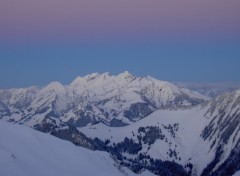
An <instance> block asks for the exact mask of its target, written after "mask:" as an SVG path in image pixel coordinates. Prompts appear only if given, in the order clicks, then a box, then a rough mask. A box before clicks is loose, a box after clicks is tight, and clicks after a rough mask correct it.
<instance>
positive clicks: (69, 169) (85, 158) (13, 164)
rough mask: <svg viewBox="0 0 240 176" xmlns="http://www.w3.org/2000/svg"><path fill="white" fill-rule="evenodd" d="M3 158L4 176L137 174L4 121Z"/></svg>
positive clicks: (0, 152)
mask: <svg viewBox="0 0 240 176" xmlns="http://www.w3.org/2000/svg"><path fill="white" fill-rule="evenodd" d="M0 156H1V157H0V175H1V176H33V175H34V176H79V175H83V176H93V175H99V176H113V175H114V176H122V175H135V174H134V173H132V172H130V171H129V170H128V169H126V168H122V169H121V171H120V170H119V169H118V168H117V167H116V166H115V165H116V164H115V163H114V161H113V160H112V159H111V157H110V156H109V154H107V153H105V152H98V151H95V152H94V151H90V150H87V149H84V148H82V147H77V146H75V145H73V144H72V143H70V142H68V141H64V140H61V139H58V138H55V137H53V136H51V135H49V134H45V133H41V132H38V131H35V130H33V129H31V128H28V127H25V126H19V125H14V124H10V123H6V122H3V121H0ZM142 175H143V176H144V175H145V176H147V175H152V174H151V173H149V172H145V173H143V174H142Z"/></svg>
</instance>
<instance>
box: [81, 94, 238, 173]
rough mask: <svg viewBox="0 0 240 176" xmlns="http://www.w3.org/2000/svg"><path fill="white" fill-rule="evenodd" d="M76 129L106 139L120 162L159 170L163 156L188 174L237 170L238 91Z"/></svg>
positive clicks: (164, 159) (156, 171) (102, 139)
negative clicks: (130, 120)
mask: <svg viewBox="0 0 240 176" xmlns="http://www.w3.org/2000/svg"><path fill="white" fill-rule="evenodd" d="M78 129H79V130H80V131H81V132H82V133H84V134H86V135H87V136H88V137H90V138H92V139H94V138H98V139H100V141H103V142H104V143H107V147H108V148H109V149H108V150H110V151H111V150H112V151H114V152H115V153H117V155H119V156H121V157H120V159H121V160H123V161H124V163H129V162H130V163H132V162H133V161H135V160H136V161H138V167H139V168H146V169H149V170H151V171H153V172H154V173H157V174H161V172H160V173H159V172H158V170H157V168H158V167H159V162H163V161H174V162H175V163H177V164H179V165H181V166H182V167H183V168H185V170H186V171H187V172H188V173H189V174H190V175H202V176H206V175H222V176H226V175H233V174H234V173H235V172H236V171H238V170H240V164H239V163H240V90H238V91H235V92H232V93H229V94H225V95H222V96H219V97H217V98H216V99H213V100H212V101H210V102H209V103H207V102H206V103H205V104H202V105H200V106H197V107H193V108H188V109H182V110H177V111H172V110H157V111H155V112H154V113H152V114H151V115H149V116H148V117H146V118H144V119H142V120H140V121H138V122H136V123H134V124H131V125H129V126H125V127H122V128H114V127H108V126H106V125H104V124H101V123H100V124H95V125H92V126H86V127H84V128H78ZM154 167H155V168H154ZM179 175H180V174H179Z"/></svg>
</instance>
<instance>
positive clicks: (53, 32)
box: [0, 0, 240, 42]
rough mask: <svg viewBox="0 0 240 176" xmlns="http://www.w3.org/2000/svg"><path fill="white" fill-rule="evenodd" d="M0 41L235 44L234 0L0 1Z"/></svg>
mask: <svg viewBox="0 0 240 176" xmlns="http://www.w3.org/2000/svg"><path fill="white" fill-rule="evenodd" d="M0 38H1V40H2V41H8V42H9V41H13V42H17V41H28V40H30V41H36V40H38V41H40V40H43V41H46V40H47V41H48V40H50V41H51V40H52V41H57V40H60V41H61V40H63V41H64V40H70V41H71V40H73V39H74V40H78V41H81V40H82V41H96V42H97V41H102V40H106V41H117V40H119V41H121V40H125V41H127V40H130V41H131V40H133V41H142V40H183V39H184V40H202V39H203V40H235V39H236V38H237V39H239V38H240V1H239V0H228V1H226V0H1V1H0Z"/></svg>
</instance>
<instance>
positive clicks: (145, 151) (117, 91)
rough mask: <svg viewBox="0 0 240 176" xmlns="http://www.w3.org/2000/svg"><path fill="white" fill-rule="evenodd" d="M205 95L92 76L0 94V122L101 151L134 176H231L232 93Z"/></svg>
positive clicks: (235, 105)
mask: <svg viewBox="0 0 240 176" xmlns="http://www.w3.org/2000/svg"><path fill="white" fill-rule="evenodd" d="M208 91H213V90H207V89H206V91H200V90H199V89H194V90H193V89H192V90H190V89H187V88H185V87H184V86H183V85H179V84H174V83H170V82H166V81H160V80H157V79H155V78H152V77H149V76H148V77H135V76H133V75H132V74H130V73H129V72H124V73H121V74H119V75H116V76H114V75H110V74H109V73H103V74H98V73H93V74H90V75H86V76H84V77H77V78H76V79H75V80H74V81H73V82H72V83H71V84H70V85H65V86H64V85H62V84H61V83H59V82H52V83H50V84H49V85H47V86H45V87H42V88H39V87H30V88H25V89H10V90H1V91H0V119H2V120H5V121H8V122H11V123H17V124H23V125H26V126H29V127H32V128H34V129H37V130H39V131H42V132H45V133H50V134H52V135H54V136H56V137H59V138H61V139H64V140H68V141H71V142H72V143H74V144H75V145H78V146H82V147H85V148H88V149H91V150H100V151H106V152H108V153H110V154H111V156H112V158H113V159H114V162H116V163H118V164H119V165H121V166H122V167H128V168H129V169H131V170H132V171H133V172H135V173H142V172H143V171H144V170H148V171H150V172H152V173H154V174H156V175H199V176H200V175H202V176H205V175H206V176H208V175H209V176H210V175H216V176H217V175H219V176H220V175H221V176H226V175H233V174H234V173H235V172H237V171H238V170H240V164H239V163H240V90H234V91H230V90H227V91H222V92H221V91H218V92H216V93H215V94H214V95H213V94H210V93H207V92H208ZM222 93H223V94H222ZM212 97H215V98H212Z"/></svg>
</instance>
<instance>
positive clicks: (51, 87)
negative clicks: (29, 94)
mask: <svg viewBox="0 0 240 176" xmlns="http://www.w3.org/2000/svg"><path fill="white" fill-rule="evenodd" d="M45 91H48V92H49V91H50V92H64V91H65V87H64V86H63V85H62V84H61V83H60V82H58V81H54V82H51V83H50V84H48V85H47V86H46V87H44V88H43V89H42V92H45Z"/></svg>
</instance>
